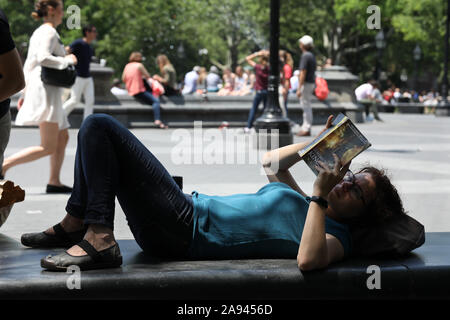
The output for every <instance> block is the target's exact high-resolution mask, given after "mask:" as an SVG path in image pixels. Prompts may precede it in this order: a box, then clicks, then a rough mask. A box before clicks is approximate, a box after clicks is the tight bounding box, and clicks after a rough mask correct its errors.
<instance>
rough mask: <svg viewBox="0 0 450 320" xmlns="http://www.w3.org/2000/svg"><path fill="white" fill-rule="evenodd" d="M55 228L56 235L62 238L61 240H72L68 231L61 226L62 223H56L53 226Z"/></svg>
mask: <svg viewBox="0 0 450 320" xmlns="http://www.w3.org/2000/svg"><path fill="white" fill-rule="evenodd" d="M53 230H54V231H55V236H56V237H57V238H60V239H61V240H65V241H70V240H71V239H70V237H69V235H68V234H67V232H66V231H64V229H63V227H62V226H61V224H60V223H58V224H55V225H54V226H53Z"/></svg>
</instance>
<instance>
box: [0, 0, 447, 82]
mask: <svg viewBox="0 0 450 320" xmlns="http://www.w3.org/2000/svg"><path fill="white" fill-rule="evenodd" d="M373 4H375V5H378V6H379V7H380V10H381V11H380V13H381V27H382V29H383V31H384V33H385V36H386V42H387V47H386V49H385V50H384V51H383V64H382V69H383V70H385V71H387V73H388V75H389V76H390V77H392V78H393V79H394V80H396V79H398V77H399V75H400V72H401V71H402V70H407V71H408V72H409V73H410V74H411V73H413V72H414V67H415V64H414V60H413V54H412V51H413V49H414V47H415V46H416V44H419V45H420V46H421V49H422V56H423V58H422V60H421V61H420V68H421V70H422V71H423V70H427V71H430V72H433V73H434V74H435V75H438V74H439V73H440V72H441V70H442V59H443V46H444V44H443V35H444V32H445V18H446V15H445V13H446V7H445V2H443V1H436V0H379V1H376V0H314V1H312V0H282V1H281V9H280V48H283V49H286V50H288V51H290V52H291V53H292V55H293V57H294V60H295V65H296V66H297V65H298V60H299V58H300V50H299V48H298V39H299V38H300V37H301V36H302V35H304V34H309V35H311V36H312V37H313V38H314V41H315V52H316V55H317V57H318V60H319V62H322V61H324V60H325V58H327V57H330V58H332V59H333V61H334V62H335V63H336V64H342V65H346V66H347V67H349V68H350V70H351V71H352V72H354V73H357V74H359V75H360V76H361V78H362V79H363V78H368V77H370V76H371V75H372V73H373V70H374V67H375V62H376V58H377V50H376V48H375V42H374V38H375V35H376V33H377V32H378V30H369V29H368V28H367V26H366V21H367V19H368V17H369V14H368V13H367V12H366V10H367V7H368V6H370V5H373ZM70 5H77V6H79V7H80V9H81V22H82V24H86V23H92V24H94V25H95V26H96V27H97V30H98V41H97V42H96V43H95V44H94V47H95V52H96V56H97V57H98V58H103V59H106V60H107V64H108V66H111V67H112V68H114V69H115V70H116V76H119V75H120V73H121V71H122V69H123V67H124V65H125V64H126V63H127V61H128V56H129V54H130V53H131V52H132V51H141V52H142V53H143V55H144V56H145V57H146V61H145V65H146V67H147V68H148V69H149V70H150V72H152V73H155V72H158V69H157V66H156V63H155V58H156V56H157V55H158V54H159V53H164V54H166V55H167V56H168V57H169V59H170V60H171V61H172V63H173V64H174V66H175V68H176V70H177V73H178V78H179V80H181V79H182V77H183V75H184V74H185V73H186V72H187V71H189V70H191V69H192V67H193V66H194V65H202V66H205V67H207V68H209V66H210V65H211V64H215V65H217V66H218V67H220V68H222V69H223V68H225V67H235V66H236V65H237V64H240V63H243V62H244V58H245V56H246V55H248V54H250V53H251V52H254V51H256V50H260V49H268V47H269V30H270V12H269V10H270V6H269V5H270V0H184V1H181V0H152V1H148V0H66V1H65V2H64V6H65V8H67V7H68V6H70ZM33 7H34V0H14V1H10V0H0V8H2V9H3V10H4V11H5V12H6V14H7V15H8V18H9V20H10V24H11V29H12V33H13V36H14V39H15V41H16V44H17V47H18V48H19V50H20V51H21V52H22V54H23V56H24V57H25V55H26V48H27V43H28V40H29V37H30V36H31V34H32V32H33V30H34V29H36V28H37V27H38V26H39V22H36V21H34V20H33V19H32V18H31V16H30V14H31V12H32V10H33ZM66 18H67V15H66ZM58 31H59V32H60V35H61V38H62V40H63V42H64V44H66V45H67V44H69V43H70V42H72V41H73V40H75V39H76V38H79V37H81V31H80V30H78V29H74V30H70V29H68V28H67V26H66V24H65V21H64V23H63V24H62V25H61V26H60V27H59V28H58ZM201 49H207V54H205V53H206V50H201ZM202 53H203V54H202Z"/></svg>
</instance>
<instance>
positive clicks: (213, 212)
mask: <svg viewBox="0 0 450 320" xmlns="http://www.w3.org/2000/svg"><path fill="white" fill-rule="evenodd" d="M331 120H332V116H330V118H329V119H328V122H327V124H326V126H325V128H324V130H325V129H326V128H328V127H329V126H330V125H331ZM304 146H305V143H298V144H292V145H289V146H286V147H283V148H280V149H277V150H275V151H270V152H268V153H267V154H266V155H265V157H264V161H263V162H264V163H263V165H264V168H265V170H266V172H267V175H268V179H269V181H270V183H269V184H267V185H265V186H263V187H262V188H261V189H260V190H259V191H258V192H256V193H254V194H235V195H229V196H209V195H205V194H201V193H198V192H196V191H194V192H192V194H185V193H183V191H182V190H181V189H180V188H179V187H178V185H177V184H176V182H175V181H174V180H173V178H172V177H171V175H170V174H169V173H168V172H167V170H166V169H165V168H164V167H163V166H162V164H161V163H160V162H159V161H158V159H156V157H155V156H154V155H153V154H152V153H151V152H150V151H149V150H148V149H146V148H145V147H144V145H143V144H142V143H141V142H140V141H139V140H138V139H137V138H136V137H135V136H134V135H133V134H132V133H131V132H130V131H129V130H127V129H126V128H125V127H123V126H122V125H121V124H120V123H119V122H118V121H116V120H115V119H114V118H112V117H110V116H107V115H101V114H96V115H91V116H90V117H88V118H87V119H86V120H85V121H84V122H83V124H82V126H81V128H80V131H79V133H78V146H77V152H76V160H75V179H74V185H73V192H72V195H71V197H70V198H69V200H68V202H67V206H66V211H67V214H66V215H65V217H64V218H63V219H62V221H61V222H60V223H58V224H57V225H55V226H54V227H51V228H49V229H47V230H46V231H45V232H40V233H31V234H24V235H23V236H22V239H21V240H22V243H23V244H24V245H26V246H30V247H66V248H69V249H68V250H67V251H65V252H64V253H62V254H59V255H55V256H47V257H46V258H43V259H42V260H41V266H42V267H43V268H46V269H49V270H65V269H66V268H67V267H68V266H70V265H78V266H79V267H80V269H81V270H87V269H98V268H110V267H119V266H120V265H121V264H122V256H121V254H120V250H119V246H118V244H117V242H116V241H115V239H114V234H113V229H114V224H113V223H114V204H115V201H114V200H115V197H116V196H117V198H118V201H119V203H120V205H121V207H122V209H123V211H124V213H125V215H126V217H127V220H128V224H129V226H130V229H131V231H132V233H133V235H134V237H135V239H136V241H137V243H138V244H139V246H140V247H141V248H142V249H143V250H144V252H146V253H148V254H150V255H155V256H159V257H163V258H170V259H238V258H297V261H298V265H299V268H300V269H301V270H313V269H319V268H324V267H326V266H327V265H329V264H330V263H333V262H335V261H339V260H341V259H343V258H344V257H346V256H348V255H350V253H351V250H352V241H351V235H350V225H349V224H348V223H355V222H356V221H362V220H364V219H369V220H370V221H372V219H373V218H374V217H375V218H378V217H382V216H383V215H385V214H392V213H394V212H397V211H398V212H402V210H403V208H402V206H401V201H400V198H399V197H398V194H397V193H396V191H395V188H393V187H392V185H391V184H390V182H389V180H388V179H387V178H386V177H385V176H384V175H383V174H382V173H381V172H380V171H378V170H376V169H374V168H366V169H364V170H363V171H361V172H359V173H356V174H354V175H353V174H351V173H349V172H348V169H349V166H350V164H346V165H345V166H342V165H341V163H340V161H339V159H337V158H336V165H335V166H334V167H333V168H330V167H328V166H327V165H325V164H321V167H320V168H318V169H319V171H320V173H319V175H318V177H317V179H316V180H315V182H314V188H313V193H312V195H311V196H312V197H311V198H309V197H308V196H307V195H306V194H305V193H304V192H303V191H302V189H301V188H300V187H299V186H298V185H297V183H296V182H295V180H294V178H293V177H292V175H291V174H290V173H289V168H290V167H291V166H293V165H294V164H296V163H297V162H299V161H301V158H300V156H299V155H298V151H299V150H300V149H302V148H303V147H304ZM275 168H276V170H275ZM380 186H381V187H382V189H381V188H380ZM375 196H376V197H377V198H375ZM380 201H381V203H384V202H383V201H385V202H386V203H388V204H392V203H394V202H396V203H395V206H392V208H393V209H396V210H397V211H392V212H391V211H389V210H386V208H385V207H384V206H379V205H378V203H379V202H380ZM369 205H370V208H369V207H368V206H369Z"/></svg>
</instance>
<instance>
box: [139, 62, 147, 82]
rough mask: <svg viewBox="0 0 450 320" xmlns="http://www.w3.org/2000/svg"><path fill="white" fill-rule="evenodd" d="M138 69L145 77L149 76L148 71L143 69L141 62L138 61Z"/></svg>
mask: <svg viewBox="0 0 450 320" xmlns="http://www.w3.org/2000/svg"><path fill="white" fill-rule="evenodd" d="M138 69H139V71H141V72H142V76H143V77H144V78H145V79H148V78H150V74H149V73H148V71H147V69H145V67H144V65H143V64H142V63H139V67H138Z"/></svg>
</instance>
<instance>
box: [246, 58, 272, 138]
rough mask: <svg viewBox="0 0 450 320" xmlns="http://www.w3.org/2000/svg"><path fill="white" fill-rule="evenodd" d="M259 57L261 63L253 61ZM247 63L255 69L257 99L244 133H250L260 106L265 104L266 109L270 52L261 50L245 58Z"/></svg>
mask: <svg viewBox="0 0 450 320" xmlns="http://www.w3.org/2000/svg"><path fill="white" fill-rule="evenodd" d="M256 57H259V63H256V62H255V61H253V59H254V58H256ZM245 59H246V60H247V63H248V64H249V65H251V66H252V67H253V68H254V69H255V78H256V80H255V92H256V94H255V97H254V99H253V105H252V109H251V110H250V113H249V115H248V121H247V127H246V128H244V132H245V133H248V132H250V129H251V128H252V126H253V122H254V121H255V114H256V111H257V110H258V106H259V104H260V103H261V101H262V102H263V105H264V108H265V107H266V102H267V85H268V79H269V51H267V50H261V51H259V52H256V53H253V54H251V55H249V56H247V57H246V58H245Z"/></svg>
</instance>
